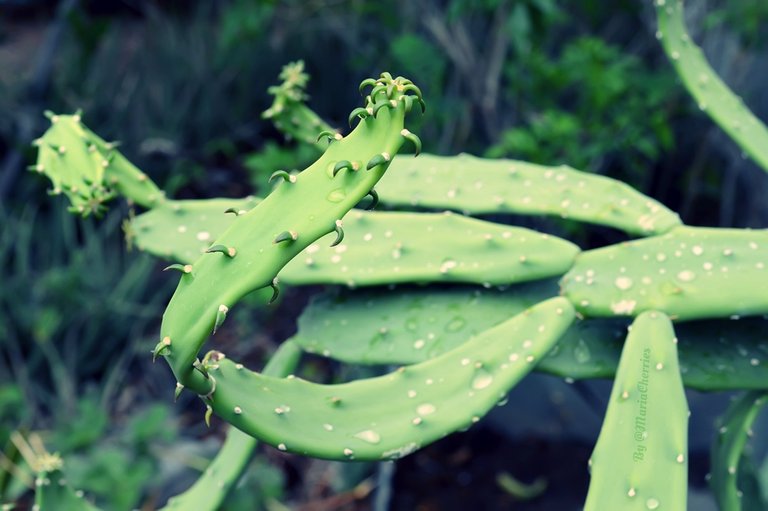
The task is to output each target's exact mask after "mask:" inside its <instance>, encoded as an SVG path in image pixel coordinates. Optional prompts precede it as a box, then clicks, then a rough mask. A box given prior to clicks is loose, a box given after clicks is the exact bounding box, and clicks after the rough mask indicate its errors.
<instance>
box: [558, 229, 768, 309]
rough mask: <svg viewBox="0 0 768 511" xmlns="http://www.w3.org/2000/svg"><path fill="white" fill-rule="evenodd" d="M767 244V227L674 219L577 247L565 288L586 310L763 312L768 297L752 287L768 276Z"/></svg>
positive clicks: (569, 297)
mask: <svg viewBox="0 0 768 511" xmlns="http://www.w3.org/2000/svg"><path fill="white" fill-rule="evenodd" d="M766 246H768V231H765V230H761V231H750V230H739V229H713V228H699V227H678V228H675V229H673V230H672V231H670V232H669V233H667V234H664V235H662V236H657V237H653V238H647V239H641V240H635V241H632V242H629V243H622V244H619V245H613V246H610V247H605V248H600V249H597V250H590V251H587V252H584V253H582V254H580V255H579V257H577V258H576V264H575V265H574V266H573V268H572V269H571V271H570V272H568V274H567V275H566V276H565V277H563V281H562V288H563V295H564V296H566V297H567V298H568V299H569V300H570V301H571V302H572V303H573V304H574V305H575V306H576V307H577V309H578V310H579V312H581V313H582V314H584V315H587V316H615V315H619V316H621V315H637V314H639V313H641V312H643V311H646V310H654V309H656V310H661V311H663V312H665V313H666V314H668V315H670V316H672V317H673V319H693V318H704V317H718V316H720V317H722V316H734V315H736V316H740V315H749V314H765V313H766V312H768V297H766V296H764V295H763V294H762V293H755V292H754V289H755V286H757V287H758V288H759V287H761V286H764V285H766V284H768V272H766V269H765V267H766V264H767V263H768V261H766V257H765V248H764V247H766ZM761 247H762V248H761Z"/></svg>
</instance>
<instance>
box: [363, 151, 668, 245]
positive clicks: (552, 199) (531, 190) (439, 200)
mask: <svg viewBox="0 0 768 511" xmlns="http://www.w3.org/2000/svg"><path fill="white" fill-rule="evenodd" d="M392 165H393V167H392V169H393V172H392V174H393V175H388V176H387V177H386V178H385V179H382V181H381V183H380V184H379V186H378V187H377V188H376V190H377V191H378V192H379V196H380V199H381V202H382V203H384V204H387V205H393V206H403V207H425V208H441V209H442V208H447V209H453V210H459V211H464V212H468V213H472V214H483V213H515V214H534V215H556V216H559V217H562V218H570V219H573V220H580V221H584V222H590V223H594V224H600V225H607V226H610V227H615V228H617V229H621V230H624V231H626V232H629V233H632V234H637V235H643V236H647V235H652V234H659V233H662V232H666V231H668V230H669V229H670V228H672V227H674V226H676V225H680V218H679V217H678V216H677V214H676V213H674V212H672V211H670V210H669V209H667V208H666V207H664V205H662V204H661V203H659V202H657V201H656V200H654V199H651V198H650V197H647V196H645V195H643V194H641V193H640V192H638V191H636V190H635V189H633V188H632V187H630V186H629V185H626V184H624V183H622V182H621V181H616V180H614V179H610V178H607V177H604V176H598V175H595V174H590V173H587V172H580V171H578V170H575V169H573V168H571V167H568V166H565V165H561V166H559V167H546V166H543V165H536V164H533V163H526V162H522V161H515V160H491V159H486V158H478V157H476V156H471V155H468V154H460V155H458V156H433V155H429V154H422V155H421V156H419V157H418V158H415V159H414V158H411V157H408V156H404V157H402V158H398V159H397V160H396V161H395V162H393V164H392ZM395 169H396V172H395Z"/></svg>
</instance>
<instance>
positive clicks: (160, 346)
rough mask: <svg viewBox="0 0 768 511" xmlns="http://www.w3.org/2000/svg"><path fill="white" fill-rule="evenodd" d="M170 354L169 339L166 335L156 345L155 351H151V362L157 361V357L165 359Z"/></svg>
mask: <svg viewBox="0 0 768 511" xmlns="http://www.w3.org/2000/svg"><path fill="white" fill-rule="evenodd" d="M170 354H171V338H170V337H168V336H167V335H166V336H165V337H163V339H162V340H161V341H160V342H159V343H157V345H156V346H155V349H154V350H152V362H154V361H155V360H157V357H166V356H168V355H170Z"/></svg>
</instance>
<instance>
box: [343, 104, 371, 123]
mask: <svg viewBox="0 0 768 511" xmlns="http://www.w3.org/2000/svg"><path fill="white" fill-rule="evenodd" d="M368 115H369V113H368V110H367V109H365V108H363V107H358V108H355V109H354V110H352V112H351V113H350V114H349V119H348V120H349V127H350V128H351V127H352V121H354V120H355V117H360V118H361V119H365V118H366V117H368Z"/></svg>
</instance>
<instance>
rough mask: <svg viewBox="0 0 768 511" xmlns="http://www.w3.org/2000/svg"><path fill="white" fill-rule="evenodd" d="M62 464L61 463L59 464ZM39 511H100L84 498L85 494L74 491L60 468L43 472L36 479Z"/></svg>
mask: <svg viewBox="0 0 768 511" xmlns="http://www.w3.org/2000/svg"><path fill="white" fill-rule="evenodd" d="M59 463H60V462H59ZM34 509H36V510H38V511H99V508H97V507H96V506H94V505H93V504H91V503H90V502H88V501H87V500H85V498H83V492H81V491H75V490H73V489H72V488H71V487H70V486H69V485H68V484H67V478H66V477H65V475H64V473H63V472H62V471H61V470H60V469H58V468H52V469H51V470H42V471H41V472H39V473H38V474H37V478H36V479H35V508H34Z"/></svg>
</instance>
